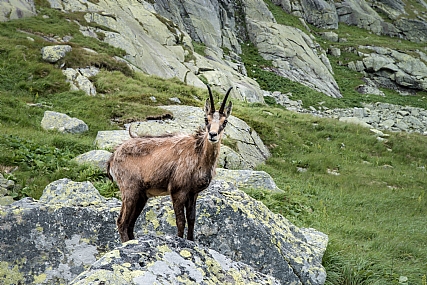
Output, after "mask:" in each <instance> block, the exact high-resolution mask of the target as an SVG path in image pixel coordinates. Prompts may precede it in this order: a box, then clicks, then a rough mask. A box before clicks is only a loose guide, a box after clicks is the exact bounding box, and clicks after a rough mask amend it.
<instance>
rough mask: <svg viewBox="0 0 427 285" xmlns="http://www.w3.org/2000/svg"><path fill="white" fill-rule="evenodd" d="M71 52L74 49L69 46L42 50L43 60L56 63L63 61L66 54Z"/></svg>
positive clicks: (56, 46)
mask: <svg viewBox="0 0 427 285" xmlns="http://www.w3.org/2000/svg"><path fill="white" fill-rule="evenodd" d="M71 50H72V48H71V46H69V45H55V46H46V47H44V48H42V50H41V53H42V58H43V60H45V61H47V62H50V63H55V62H57V61H58V60H61V59H63V58H64V57H65V55H66V53H67V52H70V51H71Z"/></svg>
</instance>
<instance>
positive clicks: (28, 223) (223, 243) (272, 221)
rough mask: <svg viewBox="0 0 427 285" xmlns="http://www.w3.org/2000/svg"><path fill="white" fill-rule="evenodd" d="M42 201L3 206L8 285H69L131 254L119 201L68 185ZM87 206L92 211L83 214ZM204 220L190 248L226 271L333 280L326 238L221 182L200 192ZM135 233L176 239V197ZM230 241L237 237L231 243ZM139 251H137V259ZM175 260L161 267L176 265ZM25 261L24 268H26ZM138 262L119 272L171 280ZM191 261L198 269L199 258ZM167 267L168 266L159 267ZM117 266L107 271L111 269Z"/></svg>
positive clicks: (146, 216)
mask: <svg viewBox="0 0 427 285" xmlns="http://www.w3.org/2000/svg"><path fill="white" fill-rule="evenodd" d="M42 198H43V199H41V201H40V202H36V201H34V200H33V199H31V198H25V199H22V200H20V201H17V202H15V203H13V204H11V205H9V206H6V207H0V223H1V225H2V227H0V247H1V248H2V250H1V251H0V260H2V266H3V268H7V270H6V271H5V272H2V278H3V280H6V282H7V284H17V283H19V282H20V283H23V284H30V283H37V284H52V283H61V284H63V283H70V282H71V280H73V279H74V278H75V277H76V276H77V275H78V274H80V273H82V272H83V271H84V270H86V269H88V268H89V266H90V265H91V264H93V263H94V262H95V260H97V259H98V258H99V257H100V256H102V255H103V254H104V253H105V252H108V251H110V253H108V254H106V255H105V256H104V258H102V259H101V260H99V261H98V262H96V263H95V264H94V265H93V268H97V266H99V265H102V264H105V265H106V262H107V261H108V262H109V261H112V260H119V258H120V257H121V256H122V253H123V252H124V251H123V247H122V248H117V249H114V248H116V247H117V246H119V245H120V242H119V237H118V233H117V230H116V225H115V219H116V218H117V215H118V212H119V209H120V202H119V201H118V200H116V199H110V200H108V199H105V198H102V197H101V196H100V195H99V193H98V192H97V191H96V189H94V188H93V186H91V184H90V183H87V182H85V183H75V182H72V181H70V180H68V179H63V180H59V181H56V182H53V183H51V184H50V185H49V186H48V187H47V188H46V190H45V192H44V193H43V196H42ZM84 203H86V205H87V206H86V207H82V205H83V204H84ZM197 213H198V214H197V219H196V226H195V228H196V232H195V236H196V244H194V243H191V244H194V246H196V247H198V248H203V247H205V248H210V249H212V251H211V250H208V251H209V253H211V254H212V252H213V251H216V252H217V253H218V254H217V253H213V255H214V259H216V261H217V262H221V261H222V262H221V263H222V265H224V263H225V264H228V262H226V261H227V259H226V258H229V259H231V260H233V261H234V262H244V263H246V264H247V265H249V266H252V267H253V268H254V269H255V270H257V271H260V272H261V273H264V274H268V275H271V276H273V277H275V278H276V279H277V280H279V281H280V282H282V284H323V283H324V281H325V278H326V273H325V270H324V268H323V267H322V265H321V261H322V256H323V253H324V251H325V249H326V244H327V236H326V235H324V234H322V233H320V232H318V231H316V230H314V229H306V228H297V227H295V226H294V225H292V224H291V223H290V222H289V221H288V220H286V219H285V218H284V217H282V216H280V215H276V214H273V213H272V212H270V211H269V210H268V209H267V208H266V207H265V206H264V205H263V204H262V203H260V202H257V201H255V200H253V199H252V198H250V197H248V196H247V195H246V194H245V193H243V192H242V191H240V190H238V189H236V188H235V187H234V186H233V185H231V184H227V183H225V182H221V181H213V182H212V183H211V185H210V186H209V188H208V189H207V190H205V191H203V192H201V195H200V197H199V199H198V202H197ZM135 229H136V231H137V236H138V237H139V238H141V239H140V240H144V239H145V237H144V236H145V235H146V234H149V237H150V238H149V239H152V237H153V235H152V233H156V234H158V235H162V236H164V235H165V234H166V235H172V236H175V235H176V227H175V218H174V214H173V209H172V205H171V201H170V198H169V197H163V198H156V199H151V200H150V201H149V203H148V205H147V206H146V208H145V209H144V211H143V213H142V214H141V217H140V219H139V220H138V221H137V225H136V227H135ZM248 233H252V234H251V235H248ZM230 236H233V238H232V239H230ZM17 239H19V240H20V242H19V243H17V242H16V240H17ZM146 240H148V239H146ZM156 240H158V242H163V245H164V243H165V242H166V243H167V240H172V241H173V240H176V241H180V242H181V241H182V242H184V243H185V244H186V246H185V248H180V250H179V252H178V253H179V255H180V256H181V257H185V258H189V257H190V255H191V256H193V255H192V254H196V253H195V252H193V251H192V250H191V247H187V245H188V244H190V242H185V241H183V240H181V239H178V238H166V237H164V238H156ZM136 244H139V242H138V241H131V242H128V243H126V244H125V245H124V246H125V247H124V248H126V246H128V245H136ZM156 248H157V249H158V250H159V251H158V252H159V255H160V254H164V253H165V252H172V251H169V250H168V248H170V247H169V246H162V244H159V246H156ZM113 249H114V250H113ZM183 250H187V251H188V252H187V251H183ZM139 252H140V251H139V250H137V251H136V252H135V254H140V253H139ZM144 252H145V251H142V254H143V255H144V256H146V258H150V256H151V255H147V254H144ZM189 253H190V254H189ZM219 254H222V255H224V256H226V258H224V257H221V256H220V255H219ZM134 256H135V255H134ZM153 257H154V256H151V258H153ZM169 257H170V256H168V257H165V258H163V259H161V260H159V262H161V261H163V262H170V261H171V260H170V258H169ZM175 257H176V258H178V256H176V255H175ZM144 258H145V257H144ZM22 259H25V262H19V261H20V260H22ZM132 260H133V261H132V262H131V260H129V262H128V263H120V265H119V267H120V268H122V267H123V268H122V269H123V270H132V268H135V267H134V266H141V267H144V268H146V269H147V270H148V271H151V273H154V272H153V271H152V270H157V271H156V272H158V273H159V274H158V275H162V274H168V272H169V271H168V270H169V269H168V268H171V267H169V266H165V267H163V266H158V267H157V266H156V267H151V266H150V264H149V262H147V263H145V262H144V263H142V262H141V263H138V259H132ZM179 260H181V259H179ZM192 260H193V262H197V260H198V259H192ZM202 260H203V259H202ZM181 261H182V260H181ZM211 261H212V262H214V260H211ZM134 262H136V263H134ZM204 263H205V264H206V263H209V262H204ZM128 264H130V265H129V266H127V265H128ZM160 264H163V265H164V264H165V263H158V264H157V265H160ZM212 264H217V263H215V262H214V263H212ZM245 266H246V265H245ZM111 267H112V268H114V267H116V266H115V265H112V266H111ZM111 267H110V266H105V267H103V268H104V269H107V270H109V269H108V268H111ZM125 268H127V269H125ZM174 268H175V269H174V270H177V269H176V267H174ZM103 272H104V273H106V275H105V276H107V278H108V277H111V278H112V279H111V282H114V280H116V281H117V280H122V281H121V282H124V281H123V279H120V278H119V279H117V278H118V277H117V276H116V277H114V275H113V274H107V273H108V272H106V271H103ZM122 272H124V271H122ZM192 272H193V273H195V271H192ZM134 273H135V274H136V273H138V272H136V271H135V272H134ZM252 273H254V272H252ZM85 274H87V273H85ZM158 275H157V276H158ZM97 276H99V275H97ZM198 276H200V275H198ZM259 276H261V275H259ZM83 277H84V276H83ZM146 277H147V276H146ZM182 277H183V278H184V277H185V276H182ZM79 278H80V277H79ZM114 278H116V279H114ZM165 278H167V277H165ZM185 278H186V277H185ZM79 280H80V279H79ZM154 280H155V279H154ZM213 280H215V279H213ZM117 282H119V281H117ZM134 282H136V281H135V280H134ZM114 284H121V283H120V282H119V283H114ZM126 284H129V283H128V282H126ZM137 284H138V283H137Z"/></svg>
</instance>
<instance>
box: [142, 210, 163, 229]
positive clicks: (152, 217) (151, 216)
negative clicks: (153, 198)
mask: <svg viewBox="0 0 427 285" xmlns="http://www.w3.org/2000/svg"><path fill="white" fill-rule="evenodd" d="M145 219H146V220H147V221H148V222H150V223H152V224H153V228H154V229H157V228H158V227H159V226H160V223H159V221H158V220H157V216H156V213H154V211H153V209H150V211H148V212H147V213H146V214H145Z"/></svg>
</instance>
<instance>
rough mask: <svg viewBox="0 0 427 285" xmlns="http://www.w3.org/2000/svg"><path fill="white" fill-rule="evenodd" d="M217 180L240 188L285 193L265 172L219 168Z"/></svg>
mask: <svg viewBox="0 0 427 285" xmlns="http://www.w3.org/2000/svg"><path fill="white" fill-rule="evenodd" d="M215 179H217V180H222V181H226V182H228V183H233V184H234V185H235V186H236V187H238V188H246V189H248V188H251V189H261V190H270V191H273V192H283V190H280V189H279V188H278V187H277V186H276V183H274V180H273V178H271V176H270V175H269V174H268V173H267V172H265V171H252V170H228V169H221V168H218V169H217V170H216V178H215Z"/></svg>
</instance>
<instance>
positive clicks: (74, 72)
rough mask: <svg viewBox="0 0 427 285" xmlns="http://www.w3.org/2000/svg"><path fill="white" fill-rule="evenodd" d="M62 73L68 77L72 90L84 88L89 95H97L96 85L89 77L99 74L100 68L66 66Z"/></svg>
mask: <svg viewBox="0 0 427 285" xmlns="http://www.w3.org/2000/svg"><path fill="white" fill-rule="evenodd" d="M62 73H63V74H64V75H65V76H66V77H67V80H66V81H67V82H69V83H70V85H71V90H82V91H84V92H85V93H86V94H87V95H90V96H95V95H96V87H95V86H94V85H93V83H92V82H91V81H90V80H89V78H90V77H92V76H95V75H97V74H98V73H99V68H96V67H88V68H78V69H73V68H66V69H65V70H63V71H62Z"/></svg>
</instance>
